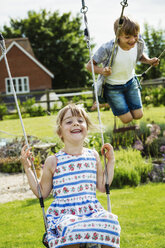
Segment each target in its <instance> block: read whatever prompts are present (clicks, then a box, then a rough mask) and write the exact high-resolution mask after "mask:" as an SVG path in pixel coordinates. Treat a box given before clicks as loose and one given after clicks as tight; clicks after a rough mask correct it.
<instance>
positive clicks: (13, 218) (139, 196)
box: [0, 183, 165, 248]
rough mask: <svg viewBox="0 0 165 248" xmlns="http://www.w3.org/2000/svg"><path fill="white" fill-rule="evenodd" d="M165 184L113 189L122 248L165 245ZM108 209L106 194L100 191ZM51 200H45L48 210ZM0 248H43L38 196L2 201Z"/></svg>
mask: <svg viewBox="0 0 165 248" xmlns="http://www.w3.org/2000/svg"><path fill="white" fill-rule="evenodd" d="M164 192H165V184H163V183H159V184H147V185H143V186H139V187H136V188H125V189H117V190H111V205H112V212H113V213H115V214H117V215H118V217H119V221H120V225H121V228H122V231H121V248H144V247H145V248H164V247H165V239H164V237H165V207H164V206H165V197H164ZM97 197H98V199H99V200H100V202H101V204H102V205H103V206H104V207H105V208H106V195H104V194H102V193H99V192H98V193H97ZM51 202H52V199H47V200H46V201H45V206H46V207H45V209H47V207H48V206H49V205H50V203H51ZM0 216H1V218H0V226H1V228H0V248H5V247H8V248H15V247H17V248H29V247H30V248H39V247H40V248H41V247H44V246H43V245H42V243H41V238H42V234H43V232H44V225H43V219H42V210H41V209H40V207H39V203H38V200H37V199H33V200H31V199H29V200H24V201H15V202H11V203H5V204H0Z"/></svg>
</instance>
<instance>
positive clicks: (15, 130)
mask: <svg viewBox="0 0 165 248" xmlns="http://www.w3.org/2000/svg"><path fill="white" fill-rule="evenodd" d="M89 116H90V119H91V120H92V122H93V123H94V124H98V117H97V116H98V115H97V112H91V113H89ZM55 120H56V116H55V115H52V116H44V117H31V118H25V119H23V122H24V126H25V130H26V132H27V134H28V135H33V136H37V137H38V138H41V139H44V138H48V139H50V140H53V139H54V138H57V136H56V135H55ZM101 120H102V124H103V125H104V126H105V127H108V128H109V129H113V125H114V116H113V114H112V111H101ZM141 121H143V122H147V123H151V122H152V121H154V122H155V123H157V124H159V123H165V113H164V107H150V108H144V117H143V118H142V119H141V120H139V121H136V123H140V122H141ZM118 125H120V126H121V125H122V124H121V122H120V121H119V120H118ZM0 131H4V132H9V133H11V134H14V135H20V136H22V127H21V124H20V121H19V119H15V120H4V121H0ZM95 131H96V130H95ZM2 137H8V138H10V137H14V136H10V135H8V134H4V133H3V132H0V138H2Z"/></svg>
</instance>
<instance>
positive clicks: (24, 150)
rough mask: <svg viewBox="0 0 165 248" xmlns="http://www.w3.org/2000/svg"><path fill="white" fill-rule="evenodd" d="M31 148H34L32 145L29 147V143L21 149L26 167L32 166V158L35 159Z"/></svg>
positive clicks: (22, 161) (22, 160) (22, 159)
mask: <svg viewBox="0 0 165 248" xmlns="http://www.w3.org/2000/svg"><path fill="white" fill-rule="evenodd" d="M31 149H32V148H31V147H30V148H28V149H27V145H25V146H23V148H22V150H21V163H22V164H23V166H24V169H28V168H30V167H31V162H30V160H33V159H34V158H33V157H32V152H31Z"/></svg>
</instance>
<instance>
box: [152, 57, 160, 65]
mask: <svg viewBox="0 0 165 248" xmlns="http://www.w3.org/2000/svg"><path fill="white" fill-rule="evenodd" d="M159 62H160V59H158V58H156V57H154V58H152V59H150V65H152V66H157V65H159Z"/></svg>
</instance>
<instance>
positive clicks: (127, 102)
mask: <svg viewBox="0 0 165 248" xmlns="http://www.w3.org/2000/svg"><path fill="white" fill-rule="evenodd" d="M104 97H105V99H106V101H107V102H108V104H109V105H110V107H111V109H112V112H113V114H114V115H115V116H120V115H123V114H126V113H128V112H130V111H131V110H135V109H140V108H142V101H141V93H140V89H139V81H138V79H137V78H136V77H133V78H132V79H131V80H129V81H128V82H127V83H126V84H122V85H110V84H105V88H104Z"/></svg>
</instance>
